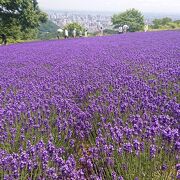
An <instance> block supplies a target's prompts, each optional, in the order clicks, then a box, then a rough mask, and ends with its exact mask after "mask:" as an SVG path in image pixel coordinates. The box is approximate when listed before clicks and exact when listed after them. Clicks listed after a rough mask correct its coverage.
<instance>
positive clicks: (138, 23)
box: [112, 9, 144, 32]
mask: <svg viewBox="0 0 180 180" xmlns="http://www.w3.org/2000/svg"><path fill="white" fill-rule="evenodd" d="M112 23H113V25H114V26H115V28H116V27H119V26H123V25H124V24H127V25H128V26H129V27H130V29H129V31H131V32H135V31H141V30H143V28H144V16H143V15H142V13H141V12H140V11H138V10H136V9H129V10H126V11H125V12H123V13H120V14H115V15H113V17H112Z"/></svg>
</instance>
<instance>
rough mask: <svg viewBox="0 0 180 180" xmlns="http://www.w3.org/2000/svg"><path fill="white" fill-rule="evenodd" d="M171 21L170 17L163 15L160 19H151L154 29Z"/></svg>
mask: <svg viewBox="0 0 180 180" xmlns="http://www.w3.org/2000/svg"><path fill="white" fill-rule="evenodd" d="M171 22H172V19H171V18H168V17H165V18H162V19H154V20H153V28H154V29H159V28H161V27H162V26H167V25H168V24H170V23H171Z"/></svg>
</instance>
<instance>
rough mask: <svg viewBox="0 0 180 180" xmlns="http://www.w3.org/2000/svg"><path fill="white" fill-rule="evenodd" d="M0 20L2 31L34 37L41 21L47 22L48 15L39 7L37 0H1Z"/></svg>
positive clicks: (8, 33)
mask: <svg viewBox="0 0 180 180" xmlns="http://www.w3.org/2000/svg"><path fill="white" fill-rule="evenodd" d="M0 20H1V21H0V31H1V32H3V33H6V34H7V35H11V34H13V36H15V37H19V36H21V37H27V38H33V36H34V35H35V34H36V32H37V27H38V26H39V23H40V22H45V21H46V20H47V15H46V14H45V13H44V12H42V11H41V10H40V9H39V6H38V2H37V0H1V2H0ZM16 30H17V32H15V31H16ZM14 32H15V33H14ZM27 33H28V34H29V35H27Z"/></svg>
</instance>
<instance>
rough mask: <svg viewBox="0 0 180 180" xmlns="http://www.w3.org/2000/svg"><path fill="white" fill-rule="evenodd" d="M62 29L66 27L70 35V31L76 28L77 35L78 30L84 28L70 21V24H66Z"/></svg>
mask: <svg viewBox="0 0 180 180" xmlns="http://www.w3.org/2000/svg"><path fill="white" fill-rule="evenodd" d="M64 29H67V30H68V31H69V35H70V36H72V32H73V30H74V29H76V31H77V35H79V32H80V31H84V28H83V27H82V26H81V25H80V24H78V23H75V22H74V23H70V24H67V25H66V26H65V27H64Z"/></svg>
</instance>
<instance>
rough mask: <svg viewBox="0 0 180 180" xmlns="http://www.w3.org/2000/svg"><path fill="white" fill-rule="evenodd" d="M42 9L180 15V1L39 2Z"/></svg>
mask: <svg viewBox="0 0 180 180" xmlns="http://www.w3.org/2000/svg"><path fill="white" fill-rule="evenodd" d="M38 2H39V5H40V7H41V8H44V9H56V10H58V9H59V10H88V11H124V10H126V9H128V8H137V9H139V10H141V11H143V12H156V13H157V12H163V13H178V14H180V0H38Z"/></svg>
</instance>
